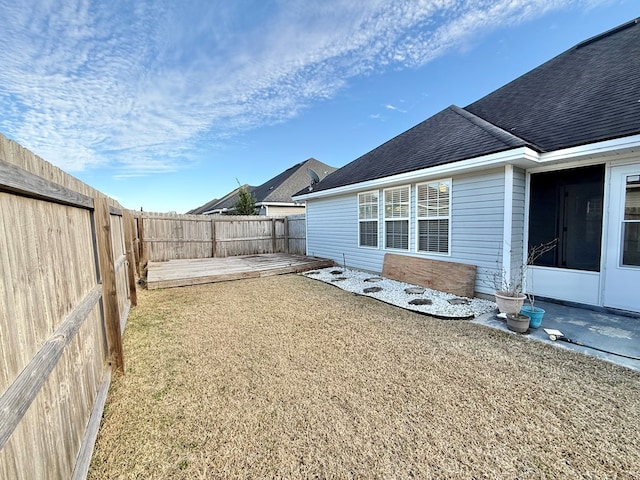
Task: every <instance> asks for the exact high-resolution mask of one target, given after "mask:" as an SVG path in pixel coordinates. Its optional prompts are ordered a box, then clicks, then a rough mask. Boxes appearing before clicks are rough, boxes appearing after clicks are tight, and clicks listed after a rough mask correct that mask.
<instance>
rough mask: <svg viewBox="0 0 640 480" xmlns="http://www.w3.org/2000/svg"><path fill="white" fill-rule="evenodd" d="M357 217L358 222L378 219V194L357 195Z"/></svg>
mask: <svg viewBox="0 0 640 480" xmlns="http://www.w3.org/2000/svg"><path fill="white" fill-rule="evenodd" d="M358 217H359V218H360V220H366V219H377V218H378V193H377V192H368V193H360V194H358Z"/></svg>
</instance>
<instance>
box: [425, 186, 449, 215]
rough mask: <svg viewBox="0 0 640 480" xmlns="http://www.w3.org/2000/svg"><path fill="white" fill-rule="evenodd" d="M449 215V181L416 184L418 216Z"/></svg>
mask: <svg viewBox="0 0 640 480" xmlns="http://www.w3.org/2000/svg"><path fill="white" fill-rule="evenodd" d="M448 216H449V183H448V182H434V183H427V184H422V185H418V217H448Z"/></svg>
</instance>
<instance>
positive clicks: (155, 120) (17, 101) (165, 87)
mask: <svg viewBox="0 0 640 480" xmlns="http://www.w3.org/2000/svg"><path fill="white" fill-rule="evenodd" d="M594 1H595V0H422V1H416V0H393V1H384V0H368V1H367V2H361V1H359V0H331V1H329V0H327V1H326V2H307V1H305V0H282V1H280V2H262V1H260V0H256V1H249V0H247V1H241V2H225V1H221V0H220V1H210V0H200V1H192V2H173V1H170V0H141V1H137V2H120V1H116V2H101V1H97V0H96V1H91V0H64V1H62V0H49V1H47V2H43V1H42V0H25V1H22V2H15V1H9V0H0V18H2V19H3V22H2V23H3V28H2V29H0V65H1V66H2V68H0V116H1V119H0V130H1V131H2V132H3V133H5V134H7V135H9V136H11V137H13V138H15V139H17V140H18V141H19V142H21V143H23V144H24V145H25V146H28V147H29V148H30V149H32V150H34V151H36V152H37V153H38V154H39V155H41V156H43V157H44V158H46V159H47V160H49V161H51V162H53V163H55V164H57V165H60V166H61V167H63V168H66V169H69V170H72V171H73V170H76V171H77V170H81V169H83V168H88V167H91V166H96V165H104V164H110V165H112V166H113V167H114V172H115V173H116V174H117V175H118V176H120V177H127V176H133V175H146V174H149V173H153V172H170V171H175V170H176V169H178V168H180V167H181V166H182V165H183V164H184V163H185V162H187V163H189V161H190V158H191V156H192V152H193V149H194V148H195V145H197V144H198V143H200V142H201V141H202V140H203V139H207V141H209V142H211V143H215V142H217V141H221V140H222V139H224V138H226V137H228V136H232V135H235V134H237V133H238V132H240V131H245V130H247V129H252V128H255V127H257V126H261V125H269V124H275V123H278V122H283V121H286V120H288V119H291V118H293V117H295V116H296V115H298V114H299V113H300V112H301V111H302V110H303V109H305V108H306V107H307V106H308V105H310V104H311V103H312V102H317V101H321V100H323V99H327V98H331V97H332V96H334V95H335V94H336V92H338V91H339V90H340V89H343V88H344V87H345V86H346V85H347V84H348V82H349V80H350V79H351V78H353V77H355V76H358V75H366V74H370V73H372V72H381V71H384V70H385V69H388V68H415V67H418V66H421V65H424V64H425V63H427V62H429V61H430V60H432V59H434V58H436V57H438V56H439V55H442V54H443V53H444V52H446V51H448V50H450V49H452V48H457V47H459V46H460V45H463V44H464V43H465V42H468V41H470V39H472V38H474V36H476V35H478V34H479V33H481V32H483V31H487V30H490V29H494V28H497V27H498V26H500V25H504V24H510V25H512V24H514V23H518V22H524V21H526V20H529V19H532V18H535V17H538V16H540V15H542V14H544V13H546V12H547V11H549V10H551V9H558V8H562V7H564V6H567V5H575V4H581V5H582V4H584V5H592V4H593V3H594ZM386 108H388V109H395V110H398V109H397V107H394V106H392V105H387V106H386Z"/></svg>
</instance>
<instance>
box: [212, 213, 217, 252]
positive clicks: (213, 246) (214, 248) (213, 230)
mask: <svg viewBox="0 0 640 480" xmlns="http://www.w3.org/2000/svg"><path fill="white" fill-rule="evenodd" d="M215 256H216V219H215V217H214V216H213V215H212V216H211V258H215Z"/></svg>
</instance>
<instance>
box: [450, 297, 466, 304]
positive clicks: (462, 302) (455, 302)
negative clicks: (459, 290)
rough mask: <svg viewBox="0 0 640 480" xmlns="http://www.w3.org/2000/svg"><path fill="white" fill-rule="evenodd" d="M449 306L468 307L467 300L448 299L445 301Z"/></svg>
mask: <svg viewBox="0 0 640 480" xmlns="http://www.w3.org/2000/svg"><path fill="white" fill-rule="evenodd" d="M447 301H448V302H449V303H450V304H451V305H469V303H470V302H469V299H468V298H450V299H449V300H447Z"/></svg>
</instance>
